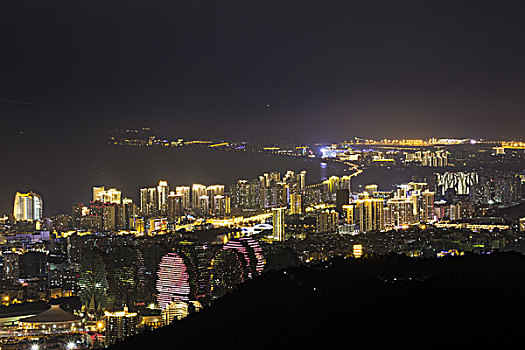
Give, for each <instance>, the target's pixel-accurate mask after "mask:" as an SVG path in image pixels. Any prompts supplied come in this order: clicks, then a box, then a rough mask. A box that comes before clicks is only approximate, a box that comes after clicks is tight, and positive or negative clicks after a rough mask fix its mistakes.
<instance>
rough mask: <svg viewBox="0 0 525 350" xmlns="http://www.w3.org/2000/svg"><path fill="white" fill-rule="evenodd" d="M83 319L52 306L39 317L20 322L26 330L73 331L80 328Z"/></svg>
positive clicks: (38, 315) (57, 306)
mask: <svg viewBox="0 0 525 350" xmlns="http://www.w3.org/2000/svg"><path fill="white" fill-rule="evenodd" d="M81 322H82V317H80V316H76V315H73V314H72V313H70V312H67V311H65V310H63V309H61V308H60V305H51V308H50V309H48V310H46V311H44V312H41V313H39V314H37V315H34V316H31V317H27V318H24V319H22V320H20V322H19V323H20V326H21V327H22V328H25V329H45V328H48V329H58V330H63V329H71V328H75V327H80V325H81Z"/></svg>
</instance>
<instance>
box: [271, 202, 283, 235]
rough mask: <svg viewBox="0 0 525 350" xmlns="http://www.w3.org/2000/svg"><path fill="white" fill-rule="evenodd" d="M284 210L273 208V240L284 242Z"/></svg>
mask: <svg viewBox="0 0 525 350" xmlns="http://www.w3.org/2000/svg"><path fill="white" fill-rule="evenodd" d="M285 212H286V208H284V207H281V208H273V209H272V213H273V239H275V240H276V241H284V215H285Z"/></svg>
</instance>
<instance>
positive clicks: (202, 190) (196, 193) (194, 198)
mask: <svg viewBox="0 0 525 350" xmlns="http://www.w3.org/2000/svg"><path fill="white" fill-rule="evenodd" d="M205 195H206V186H204V185H199V184H193V185H192V187H191V207H192V208H193V209H196V208H199V207H200V197H201V196H205Z"/></svg>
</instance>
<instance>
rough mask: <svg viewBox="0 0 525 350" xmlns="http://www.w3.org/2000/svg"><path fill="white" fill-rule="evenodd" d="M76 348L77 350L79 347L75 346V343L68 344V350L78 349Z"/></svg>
mask: <svg viewBox="0 0 525 350" xmlns="http://www.w3.org/2000/svg"><path fill="white" fill-rule="evenodd" d="M76 348H77V346H76V345H75V343H73V342H69V343H67V349H68V350H72V349H76Z"/></svg>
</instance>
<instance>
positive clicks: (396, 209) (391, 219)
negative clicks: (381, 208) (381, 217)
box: [385, 198, 417, 228]
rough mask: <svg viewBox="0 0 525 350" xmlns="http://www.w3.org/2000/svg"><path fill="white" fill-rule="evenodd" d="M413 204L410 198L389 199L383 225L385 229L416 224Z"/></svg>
mask: <svg viewBox="0 0 525 350" xmlns="http://www.w3.org/2000/svg"><path fill="white" fill-rule="evenodd" d="M416 221H417V220H416V217H415V216H414V202H413V200H412V199H411V198H391V199H389V200H388V202H387V210H386V218H385V223H386V225H387V227H389V228H392V227H401V226H408V225H412V224H414V223H416Z"/></svg>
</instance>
